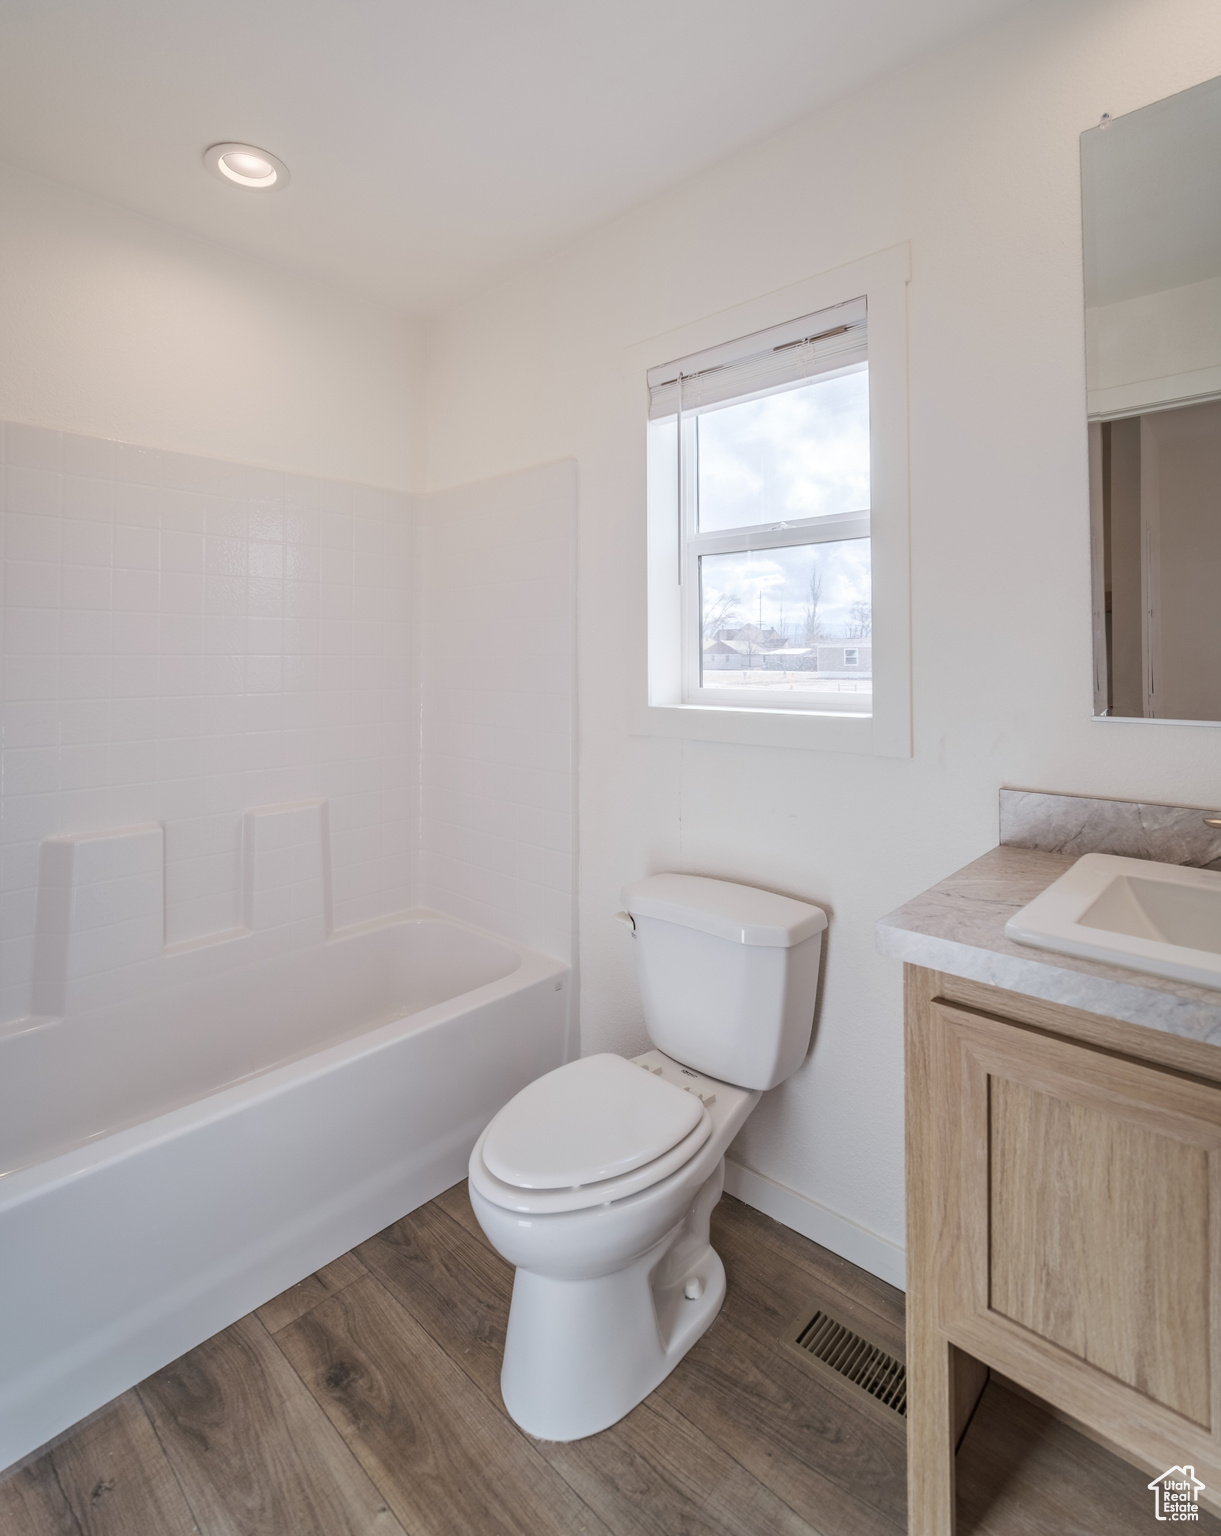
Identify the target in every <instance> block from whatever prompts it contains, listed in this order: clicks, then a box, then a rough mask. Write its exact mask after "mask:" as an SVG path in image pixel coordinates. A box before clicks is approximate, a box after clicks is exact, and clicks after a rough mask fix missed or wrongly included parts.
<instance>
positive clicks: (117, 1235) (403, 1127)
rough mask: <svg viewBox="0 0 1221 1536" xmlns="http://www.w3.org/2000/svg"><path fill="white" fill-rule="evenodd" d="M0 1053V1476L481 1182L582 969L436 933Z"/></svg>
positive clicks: (204, 959)
mask: <svg viewBox="0 0 1221 1536" xmlns="http://www.w3.org/2000/svg"><path fill="white" fill-rule="evenodd" d="M237 942H238V951H236V952H235V951H234V949H233V946H232V945H227V946H226V949H227V951H228V956H227V959H228V968H227V969H226V970H225V972H224V974H222V975H219V976H218V975H217V974H216V973H215V965H214V964H213V965H211V966H210V965H209V961H210V959H211V960H213V961H214V960H215V956H209V954H208V951H207V949H204V948H200V949H187V950H184V951H183V952H181V953H180V954H176V955H167V956H166V957H165V959H164V962H163V967H164V968H163V969H162V971H161V972H160V973H159V976H158V985H157V986H156V988H155V989H151V988H150V989H149V991H148V993H147V995H145V996H143V997H140V996H137V997H134V998H131V999H129V1000H127V1001H125V1002H123V1003H122V1004H115V1005H113V1006H111V1007H109V1008H107V1009H102V1010H97V1011H95V1012H93V1013H91V1014H81V1015H77V1016H75V1017H68V1018H65V1019H57V1020H49V1021H42V1022H39V1021H27V1023H28V1027H26V1028H22V1029H19V1030H18V1031H17V1032H15V1033H10V1034H9V1035H7V1036H6V1037H4V1038H3V1039H0V1170H4V1171H3V1173H2V1174H0V1467H5V1466H8V1465H9V1464H10V1463H11V1462H13V1461H15V1460H17V1459H18V1458H20V1457H21V1456H24V1455H25V1454H26V1453H27V1452H29V1451H30V1450H32V1449H34V1448H35V1447H36V1446H39V1445H41V1444H42V1443H43V1442H44V1441H46V1440H48V1439H49V1438H50V1437H51V1436H52V1435H55V1434H58V1433H59V1432H60V1431H61V1430H63V1429H65V1428H67V1427H68V1426H69V1425H70V1424H73V1423H75V1422H76V1421H77V1420H78V1419H80V1418H82V1417H83V1416H84V1415H85V1414H87V1413H90V1412H92V1411H93V1410H94V1409H95V1408H97V1407H99V1406H100V1405H101V1404H103V1403H105V1402H107V1401H109V1399H110V1398H112V1397H114V1396H116V1395H117V1394H118V1393H120V1392H123V1391H125V1390H126V1389H127V1388H128V1387H130V1386H132V1385H133V1384H134V1383H135V1382H137V1381H139V1380H140V1379H141V1378H143V1377H144V1376H146V1375H147V1374H148V1373H149V1372H150V1371H154V1370H157V1369H158V1368H159V1367H161V1366H163V1365H165V1364H166V1363H168V1362H169V1361H170V1360H173V1359H175V1358H176V1357H177V1356H178V1355H180V1354H182V1353H183V1351H184V1350H187V1349H190V1348H191V1347H193V1346H194V1345H195V1344H198V1343H199V1342H200V1341H201V1340H203V1339H205V1338H207V1337H208V1336H209V1335H211V1334H213V1333H215V1332H216V1331H217V1329H219V1328H223V1327H226V1326H227V1325H228V1324H229V1323H231V1322H233V1321H234V1320H235V1319H236V1318H238V1317H241V1316H242V1315H243V1314H244V1313H246V1312H248V1311H250V1310H251V1309H252V1308H253V1307H256V1306H259V1305H261V1304H262V1303H263V1302H264V1301H266V1300H268V1298H269V1297H271V1296H274V1295H276V1294H277V1293H278V1292H279V1291H281V1290H283V1289H284V1288H285V1287H286V1286H288V1285H291V1284H293V1283H294V1282H296V1281H297V1280H300V1279H302V1278H303V1277H304V1276H305V1275H308V1274H310V1273H311V1272H312V1271H313V1270H315V1269H317V1268H318V1267H319V1266H320V1265H322V1264H326V1263H329V1262H330V1261H331V1260H332V1259H334V1258H336V1257H337V1256H338V1255H339V1254H341V1253H343V1252H345V1251H346V1250H347V1249H349V1248H351V1247H352V1246H353V1244H355V1243H358V1242H361V1241H363V1240H364V1239H365V1238H367V1237H369V1236H371V1235H372V1234H373V1233H374V1232H377V1231H379V1230H380V1229H381V1228H382V1227H384V1226H386V1225H388V1224H389V1223H390V1222H392V1221H395V1220H397V1219H398V1218H399V1217H400V1216H402V1215H404V1214H405V1213H406V1212H408V1211H410V1210H413V1209H414V1208H415V1207H416V1206H418V1205H420V1204H422V1203H423V1202H424V1201H426V1200H430V1199H431V1198H432V1197H433V1196H434V1195H436V1194H438V1193H439V1192H440V1191H441V1190H443V1189H445V1188H447V1187H448V1186H449V1185H451V1184H453V1183H455V1182H457V1180H459V1179H460V1178H462V1176H463V1175H464V1173H465V1171H466V1163H467V1158H468V1157H469V1155H470V1150H471V1147H472V1146H473V1145H474V1142H475V1139H476V1137H477V1136H478V1134H479V1132H480V1131H481V1130H482V1129H483V1127H484V1125H485V1124H486V1123H487V1121H488V1120H489V1119H490V1118H491V1116H492V1115H493V1114H494V1113H495V1112H496V1110H497V1109H499V1107H500V1106H501V1105H502V1104H503V1103H505V1102H506V1100H508V1099H509V1098H510V1097H511V1096H512V1095H513V1094H514V1093H516V1092H517V1091H518V1089H519V1088H522V1087H524V1086H525V1084H526V1083H528V1082H529V1081H531V1080H532V1079H533V1078H535V1077H537V1076H539V1074H540V1073H542V1072H546V1071H548V1070H549V1069H550V1068H552V1067H554V1066H558V1065H559V1064H560V1062H561V1061H562V1060H563V1059H564V1056H565V1051H566V1034H567V1027H566V1026H567V1021H568V1016H569V996H568V993H569V969H568V967H567V966H565V965H562V964H560V963H558V962H557V961H554V960H550V959H547V958H546V957H545V956H542V955H539V954H535V953H533V952H532V951H529V950H524V949H519V948H517V947H515V946H513V945H511V944H509V943H507V942H505V941H503V940H501V939H498V938H494V937H492V936H491V935H489V934H486V933H483V932H481V931H479V930H477V929H474V928H471V927H468V926H466V925H463V924H461V923H457V922H454V921H452V920H450V919H447V918H443V917H439V916H437V915H436V914H433V913H427V912H424V913H411V914H408V915H406V916H405V917H403V918H400V919H398V920H396V921H393V922H387V923H383V924H380V925H369V926H367V927H365V928H362V929H359V930H357V929H353V930H348V931H347V932H344V933H341V934H338V935H336V936H334V937H333V938H331V939H330V940H328V941H327V942H326V943H325V944H322V945H319V946H317V947H315V948H312V949H308V950H305V951H301V952H297V953H295V954H289V955H282V956H280V957H278V958H277V957H271V958H268V957H267V956H266V955H264V957H263V958H261V959H256V958H254V957H255V956H256V955H257V954H258V953H259V951H258V949H257V946H256V945H254V944H253V943H252V946H251V951H250V953H251V956H252V961H253V963H251V964H248V965H241V964H237V965H235V964H234V963H233V957H234V955H235V953H240V946H241V942H242V941H241V940H238V941H237Z"/></svg>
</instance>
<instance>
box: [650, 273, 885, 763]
mask: <svg viewBox="0 0 1221 1536" xmlns="http://www.w3.org/2000/svg"><path fill="white" fill-rule="evenodd" d="M909 278H910V254H909V248H908V246H907V245H902V246H896V247H892V248H891V249H889V250H886V251H881V252H878V253H877V254H876V255H873V256H868V257H865V258H864V259H863V260H861V261H856V262H852V263H850V264H848V265H847V266H844V267H839V268H837V269H836V270H835V271H832V272H827V273H823V274H822V275H820V276H818V277H813V278H809V279H807V280H806V281H804V282H801V283H795V284H793V285H791V286H790V287H788V288H784V289H780V290H778V291H777V292H775V293H771V294H768V295H766V296H764V297H762V298H759V299H755V300H752V301H750V302H749V303H746V304H740V305H736V306H734V307H733V308H732V309H727V310H722V311H720V312H719V313H717V314H715V315H710V316H708V317H706V318H705V319H703V320H699V321H696V322H694V323H692V324H690V325H686V326H683V327H681V328H680V329H678V330H675V331H670V332H667V333H666V334H664V335H662V336H659V337H654V338H652V339H651V340H650V341H648V342H644V343H641V344H639V345H637V346H635V347H631V348H629V349H627V352H626V355H625V360H624V361H625V368H624V375H623V380H624V386H625V391H627V390H629V389H630V391H631V395H630V398H632V399H634V400H635V401H636V402H637V404H636V407H635V414H636V420H637V422H638V423H639V422H640V420H641V414H642V413H641V408H640V401H641V396H642V393H643V394H644V397H645V401H646V411H647V385H646V383H645V378H646V375H647V372H648V370H649V369H650V368H657V367H659V366H660V365H662V364H664V363H666V362H668V361H669V360H670V359H672V358H682V357H686V356H689V355H691V354H695V353H699V352H703V351H705V350H707V349H709V348H712V347H719V346H727V345H731V344H733V343H736V342H738V341H739V340H741V339H742V338H744V337H748V336H751V335H752V334H754V333H755V332H758V331H764V330H768V329H770V328H771V327H773V326H777V325H783V324H787V323H788V322H790V321H792V320H794V319H796V318H797V317H800V316H803V315H808V314H813V313H816V312H817V311H819V310H823V309H830V308H832V307H834V306H835V305H838V304H846V303H850V302H851V301H852V300H854V299H857V298H860V297H864V299H865V301H866V304H867V306H868V335H869V340H868V349H869V350H868V356H869V418H870V479H871V508H870V514H869V519H868V526H867V531H868V533H869V536H870V538H871V540H872V571H873V633H872V635H871V637H870V643H871V645H872V647H873V667H872V672H873V708H872V713H871V714H863V713H860V712H858V711H852V712H841V711H837V710H835V709H834V708H818V707H813V708H811V707H809V706H808V704H807V705H806V707H798V708H789V707H782V706H780V705H778V704H777V703H775V702H774V701H773V700H769V699H767V698H766V697H764V698H758V699H756V698H754V697H751V698H749V699H747V700H743V699H742V698H741V696H740V695H739V694H737V693H736V692H735V697H734V698H733V699H732V701H729V700H725V701H722V700H721V699H720V698H717V700H716V702H712V701H711V700H709V701H708V702H705V700H706V699H708V697H709V693H710V690H703V691H702V697H701V700H700V702H698V703H694V702H685V698H689V697H690V696H691V694H690V675H689V674H688V676H687V677H686V678H684V675H683V665H684V662H683V646H682V634H683V618H684V614H683V603H684V601H685V600H686V601H691V600H692V599H691V597H690V595H689V594H690V588H691V585H692V584H691V582H690V581H686V582H683V583H680V582H679V580H678V575H679V560H680V553H679V549H680V541H679V538H678V486H677V470H678V466H677V462H676V456H675V448H676V445H677V439H676V435H675V433H674V429H673V421H672V420H671V422H670V428H669V441H670V444H671V447H670V451H669V453H668V455H667V454H665V453H660V452H654V453H653V454H651V455H648V456H647V458H646V463H645V466H644V471H645V472H644V475H643V476H642V480H643V482H644V485H645V489H646V525H647V541H646V544H647V550H646V557H647V571H646V585H647V592H648V634H647V663H646V665H645V668H644V671H645V673H646V677H647V683H646V701H645V702H643V703H642V706H641V707H640V708H639V709H638V711H637V714H636V719H635V730H636V732H637V733H638V734H641V735H650V736H655V735H661V736H679V737H687V738H693V739H697V740H705V741H726V742H741V743H745V744H759V745H772V746H788V747H805V748H812V749H816V750H829V751H847V752H864V753H874V754H877V755H881V756H887V757H909V756H910V755H911V643H910V622H911V619H910V608H911V599H910V576H909V532H908V438H907V284H908V281H909ZM637 434H638V440H640V439H642V438H643V436H644V434H642V433H640V431H639V425H638V426H637ZM655 442H656V439H655ZM643 446H644V444H643V442H641V443H640V447H641V448H642V449H643ZM688 457H689V456H688ZM818 521H819V522H820V523H821V524H823V525H824V526H825V527H826V528H827V531H828V532H830V531H831V530H830V524H831V522H832V519H830V518H826V519H819V520H818ZM689 531H690V530H688V532H689ZM839 536H841V537H847V536H850V535H849V533H848V531H847V530H846V529H845V531H844V532H843V533H842V534H840V535H839ZM857 536H859V534H858V535H857ZM688 542H689V541H688V540H687V539H684V540H683V541H682V544H683V548H684V550H685V549H686V548H687V546H688ZM774 542H775V545H777V546H782V545H786V544H792V543H794V542H800V541H799V540H798V541H795V540H794V539H793V538H792V537H791V535H789V534H788V533H787V532H786V531H785V530H783V529H778V530H775V533H774ZM751 547H755V548H757V547H763V541H762V540H760V538H759V537H758V535H757V534H754V533H752V535H751ZM684 587H686V588H687V589H688V596H687V597H686V598H684ZM688 651H690V647H688ZM696 662H697V664H698V654H697V657H696ZM688 665H690V663H689V662H688ZM720 692H721V690H715V693H717V694H720ZM726 692H728V690H726ZM742 692H743V693H745V692H746V690H742ZM808 699H809V696H808V695H807V700H808Z"/></svg>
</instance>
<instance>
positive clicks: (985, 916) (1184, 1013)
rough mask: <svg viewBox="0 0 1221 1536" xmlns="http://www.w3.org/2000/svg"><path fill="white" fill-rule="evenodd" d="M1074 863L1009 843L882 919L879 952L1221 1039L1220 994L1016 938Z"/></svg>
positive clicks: (1129, 1018) (1108, 1014)
mask: <svg viewBox="0 0 1221 1536" xmlns="http://www.w3.org/2000/svg"><path fill="white" fill-rule="evenodd" d="M1075 862H1076V859H1075V857H1074V856H1073V855H1072V854H1065V853H1048V852H1045V851H1044V850H1042V849H1039V848H1013V847H1007V846H1002V847H1000V848H994V849H993V850H992V852H991V853H986V854H984V856H983V858H982V859H976V860H975V862H974V863H973V864H968V865H967V866H966V868H965V869H960V870H959V871H958V872H957V874H953V875H950V877H949V878H948V879H946V880H942V881H941V882H940V884H938V885H934V886H933V887H932V888H931V889H930V890H927V891H925V892H924V894H923V895H921V896H917V897H916V898H915V899H914V900H913V901H909V902H907V903H906V905H905V906H902V907H900V908H899V909H898V910H897V911H895V912H891V913H890V914H889V915H888V916H886V917H883V918H881V919H880V920H879V922H878V925H877V945H878V949H879V951H880V952H881V953H882V954H884V955H889V956H891V958H893V959H895V960H903V961H906V962H907V963H908V964H909V965H920V966H924V967H925V968H926V969H928V970H931V971H944V972H947V973H948V974H949V975H951V976H965V977H967V978H969V979H970V980H972V981H981V982H985V983H986V984H987V985H989V986H993V987H1003V988H1004V989H1005V990H1007V991H1009V992H1021V993H1024V994H1025V995H1026V996H1028V997H1037V998H1042V999H1043V1000H1044V1001H1045V1002H1050V1003H1059V1004H1061V1005H1062V1006H1064V1007H1067V1008H1080V1009H1082V1010H1084V1011H1085V1012H1086V1013H1097V1014H1103V1015H1104V1016H1106V1017H1108V1018H1112V1019H1122V1020H1124V1021H1125V1022H1127V1023H1130V1024H1141V1025H1144V1026H1145V1027H1146V1028H1148V1029H1158V1030H1163V1031H1165V1032H1166V1033H1168V1034H1172V1035H1182V1036H1186V1037H1187V1038H1188V1039H1191V1040H1200V1041H1206V1042H1208V1043H1209V1044H1212V1045H1221V992H1216V991H1212V990H1210V989H1209V988H1207V987H1193V986H1190V985H1188V984H1187V983H1186V982H1181V981H1169V980H1165V979H1163V978H1162V977H1160V976H1147V975H1144V974H1143V973H1142V972H1140V971H1129V970H1125V969H1122V968H1121V967H1119V966H1115V965H1104V964H1102V963H1100V962H1098V961H1095V960H1078V959H1076V958H1074V957H1073V956H1072V955H1056V954H1052V953H1051V951H1049V950H1041V949H1032V948H1030V947H1029V946H1028V945H1025V944H1015V943H1013V941H1012V940H1010V939H1007V938H1006V937H1005V923H1006V922H1007V921H1008V919H1009V918H1011V917H1012V916H1013V914H1014V913H1015V912H1017V911H1018V910H1019V909H1020V908H1021V907H1024V906H1025V905H1026V903H1027V902H1028V901H1033V900H1034V898H1035V897H1036V896H1037V895H1039V893H1040V892H1041V891H1044V890H1046V889H1047V887H1048V886H1049V885H1050V884H1051V883H1052V881H1053V880H1055V879H1057V878H1058V877H1059V876H1060V875H1062V874H1063V873H1064V871H1065V870H1066V869H1069V868H1070V867H1071V866H1072V865H1073V864H1074V863H1075Z"/></svg>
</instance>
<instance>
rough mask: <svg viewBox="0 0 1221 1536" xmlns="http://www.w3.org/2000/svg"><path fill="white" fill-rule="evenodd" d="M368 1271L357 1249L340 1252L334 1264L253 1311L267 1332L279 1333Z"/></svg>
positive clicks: (326, 1265)
mask: <svg viewBox="0 0 1221 1536" xmlns="http://www.w3.org/2000/svg"><path fill="white" fill-rule="evenodd" d="M366 1273H367V1271H366V1269H365V1266H364V1265H363V1264H362V1263H361V1262H360V1260H359V1259H358V1258H357V1257H356V1255H355V1253H344V1254H341V1255H340V1256H339V1258H337V1259H336V1260H335V1262H334V1263H333V1264H324V1265H323V1266H322V1268H321V1269H319V1270H317V1271H315V1273H314V1274H312V1275H306V1277H305V1279H304V1280H301V1281H298V1283H297V1284H296V1285H290V1286H289V1288H288V1290H286V1291H281V1292H280V1294H279V1295H278V1296H273V1297H272V1298H271V1300H270V1301H268V1302H265V1303H264V1305H263V1306H261V1307H259V1308H258V1309H257V1310H256V1311H255V1314H254V1315H255V1316H256V1317H257V1318H258V1320H259V1321H260V1322H261V1323H262V1324H263V1326H264V1328H266V1329H267V1331H268V1333H279V1331H280V1329H281V1328H287V1327H288V1325H289V1323H295V1322H296V1320H297V1319H298V1318H299V1317H301V1316H303V1315H304V1314H305V1313H306V1312H308V1311H309V1310H310V1308H311V1307H316V1306H317V1305H318V1303H319V1302H320V1301H325V1300H326V1299H327V1297H328V1296H333V1295H334V1294H335V1292H336V1291H342V1290H343V1288H344V1286H345V1285H351V1284H352V1282H353V1280H359V1279H360V1277H361V1276H362V1275H363V1274H366Z"/></svg>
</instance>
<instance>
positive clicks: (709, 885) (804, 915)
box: [623, 875, 827, 948]
mask: <svg viewBox="0 0 1221 1536" xmlns="http://www.w3.org/2000/svg"><path fill="white" fill-rule="evenodd" d="M623 905H624V906H625V907H626V908H627V910H628V911H629V912H630V913H631V914H632V916H633V917H655V918H660V919H661V920H662V921H663V922H667V923H678V924H680V925H681V926H682V927H684V928H698V929H699V930H700V931H701V932H703V933H712V934H715V935H716V937H717V938H719V939H729V940H731V941H733V942H734V943H737V944H760V945H768V946H770V947H772V948H789V947H791V946H792V945H794V944H800V943H801V942H802V940H803V939H809V938H813V936H814V935H815V934H816V933H821V932H822V930H823V929H824V928H825V927H826V926H827V914H826V913H825V912H824V911H823V909H822V908H821V907H815V906H811V905H810V903H809V902H805V901H794V900H793V898H792V897H791V896H777V895H776V894H775V892H774V891H761V890H758V889H757V888H756V887H755V886H753V885H736V884H735V883H734V882H733V881H732V880H713V879H711V878H710V877H709V876H707V875H650V876H649V877H648V878H647V879H646V880H636V881H634V882H633V883H632V884H631V885H625V886H624V887H623Z"/></svg>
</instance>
